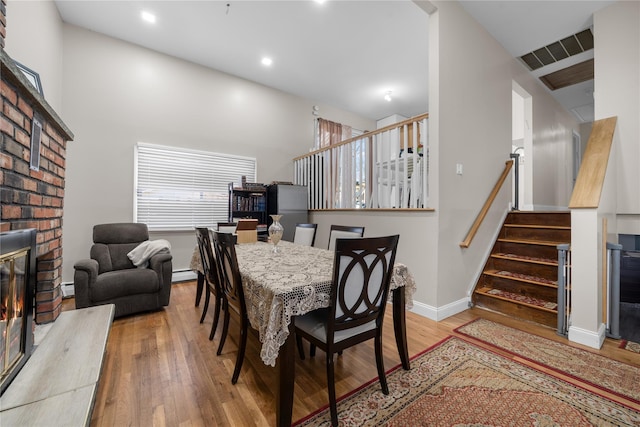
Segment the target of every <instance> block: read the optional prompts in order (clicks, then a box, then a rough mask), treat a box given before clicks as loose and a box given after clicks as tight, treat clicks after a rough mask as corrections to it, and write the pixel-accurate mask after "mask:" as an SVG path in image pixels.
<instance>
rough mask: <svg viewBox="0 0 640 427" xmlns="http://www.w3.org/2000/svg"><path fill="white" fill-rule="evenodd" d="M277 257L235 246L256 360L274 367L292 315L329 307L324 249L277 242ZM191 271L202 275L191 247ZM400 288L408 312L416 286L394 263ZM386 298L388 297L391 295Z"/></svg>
mask: <svg viewBox="0 0 640 427" xmlns="http://www.w3.org/2000/svg"><path fill="white" fill-rule="evenodd" d="M278 249H279V251H280V252H279V253H277V254H274V253H273V245H271V244H269V243H264V242H257V243H248V244H240V245H236V255H237V257H238V265H239V266H240V274H241V276H242V284H243V285H244V294H245V300H246V303H247V312H248V316H249V322H250V323H251V326H252V327H253V328H254V329H256V330H258V331H259V335H260V342H261V343H262V349H261V351H260V357H261V358H262V361H263V362H264V363H265V364H266V365H270V366H275V364H276V359H277V358H278V352H279V350H280V347H281V346H282V345H283V344H284V342H285V341H286V339H287V337H288V335H289V324H290V323H291V316H297V315H300V314H305V313H308V312H309V311H312V310H315V309H318V308H322V307H328V305H329V292H330V290H331V278H332V274H333V257H334V253H333V252H331V251H328V250H326V249H319V248H314V247H310V246H303V245H296V244H293V243H290V242H286V241H281V242H280V244H279V245H278ZM191 269H192V270H194V271H200V272H201V271H202V267H201V263H200V254H199V252H198V250H197V248H196V250H195V251H194V254H193V257H192V259H191ZM400 286H404V287H405V299H406V306H407V308H411V307H413V294H414V292H415V290H416V284H415V281H414V279H413V276H412V275H411V273H410V272H409V270H408V269H407V267H406V266H405V265H404V264H400V263H396V264H395V265H394V269H393V276H392V278H391V289H396V288H398V287H400ZM390 295H391V294H390Z"/></svg>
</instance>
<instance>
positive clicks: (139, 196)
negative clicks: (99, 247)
mask: <svg viewBox="0 0 640 427" xmlns="http://www.w3.org/2000/svg"><path fill="white" fill-rule="evenodd" d="M135 169H136V170H135V184H134V185H135V188H134V194H135V200H134V218H135V220H136V221H137V222H141V223H145V224H147V226H148V227H149V229H150V230H193V228H194V227H212V226H214V225H215V224H216V223H218V222H225V221H227V219H228V217H227V215H228V201H229V183H230V182H235V183H238V184H239V183H240V182H241V178H242V176H243V175H244V176H246V177H247V181H248V182H255V181H256V169H257V166H256V159H255V158H250V157H241V156H234V155H229V154H220V153H212V152H207V151H196V150H189V149H185V148H179V147H169V146H162V145H154V144H147V143H142V142H139V143H137V144H136V152H135Z"/></svg>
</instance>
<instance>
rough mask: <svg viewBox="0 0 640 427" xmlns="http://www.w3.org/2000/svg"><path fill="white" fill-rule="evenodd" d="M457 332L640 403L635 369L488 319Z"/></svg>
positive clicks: (639, 380) (638, 372)
mask: <svg viewBox="0 0 640 427" xmlns="http://www.w3.org/2000/svg"><path fill="white" fill-rule="evenodd" d="M455 331H456V332H458V333H460V334H463V335H466V336H469V337H472V338H475V339H478V340H480V341H482V342H485V343H487V344H491V345H493V346H495V347H498V348H500V349H502V350H506V351H508V352H510V353H512V354H515V355H518V356H519V357H522V358H523V359H527V360H530V361H532V362H535V363H537V364H539V365H543V366H544V367H547V368H550V369H553V370H555V371H557V372H560V373H563V374H565V375H569V376H571V377H573V378H576V379H578V380H580V381H583V382H585V383H588V384H591V385H592V386H595V387H598V388H600V389H603V390H606V391H609V392H611V393H613V394H616V395H618V396H621V397H623V398H625V399H628V400H630V401H632V402H635V403H640V369H638V368H637V367H635V366H631V365H627V364H626V363H622V362H618V361H616V360H613V359H609V358H607V357H604V356H600V355H599V354H596V353H592V352H589V351H586V350H582V349H579V348H575V347H571V346H568V345H566V344H562V343H560V342H557V341H552V340H549V339H547V338H543V337H540V336H538V335H533V334H530V333H527V332H523V331H521V330H518V329H514V328H510V327H508V326H504V325H501V324H499V323H495V322H492V321H490V320H486V319H477V320H474V321H472V322H470V323H467V324H466V325H463V326H460V327H459V328H457V329H455Z"/></svg>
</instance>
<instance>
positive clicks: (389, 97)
mask: <svg viewBox="0 0 640 427" xmlns="http://www.w3.org/2000/svg"><path fill="white" fill-rule="evenodd" d="M384 100H385V101H387V102H391V91H390V90H388V91H387V92H386V93H385V94H384Z"/></svg>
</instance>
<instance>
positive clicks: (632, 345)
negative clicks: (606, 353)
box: [620, 340, 640, 353]
mask: <svg viewBox="0 0 640 427" xmlns="http://www.w3.org/2000/svg"><path fill="white" fill-rule="evenodd" d="M620 348H624V349H625V350H629V351H633V352H634V353H640V344H638V343H637V342H633V341H627V340H622V341H620Z"/></svg>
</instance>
